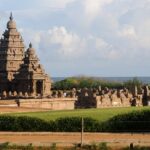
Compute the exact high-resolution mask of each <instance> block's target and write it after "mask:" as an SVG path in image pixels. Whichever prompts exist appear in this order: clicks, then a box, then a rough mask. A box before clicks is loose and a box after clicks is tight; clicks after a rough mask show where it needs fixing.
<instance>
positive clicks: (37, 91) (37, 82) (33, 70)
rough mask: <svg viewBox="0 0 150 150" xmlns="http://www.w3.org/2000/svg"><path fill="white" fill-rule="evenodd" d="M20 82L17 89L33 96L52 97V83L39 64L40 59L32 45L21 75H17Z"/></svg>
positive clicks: (28, 50)
mask: <svg viewBox="0 0 150 150" xmlns="http://www.w3.org/2000/svg"><path fill="white" fill-rule="evenodd" d="M15 79H16V80H18V81H19V82H18V83H19V87H18V88H17V89H20V90H22V92H25V91H26V92H28V93H29V95H31V96H37V95H42V96H48V95H50V89H51V81H50V78H49V77H48V75H47V74H45V71H44V69H43V67H42V65H41V64H40V63H39V59H38V57H37V55H36V53H35V49H34V48H33V47H32V44H31V43H30V44H29V48H28V49H27V50H26V52H25V57H24V64H22V65H21V68H20V70H19V74H17V75H16V78H15Z"/></svg>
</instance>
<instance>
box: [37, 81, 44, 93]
mask: <svg viewBox="0 0 150 150" xmlns="http://www.w3.org/2000/svg"><path fill="white" fill-rule="evenodd" d="M36 93H37V94H43V81H42V80H38V81H37V82H36Z"/></svg>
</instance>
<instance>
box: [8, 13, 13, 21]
mask: <svg viewBox="0 0 150 150" xmlns="http://www.w3.org/2000/svg"><path fill="white" fill-rule="evenodd" d="M9 19H10V20H13V15H12V12H11V13H10V17H9Z"/></svg>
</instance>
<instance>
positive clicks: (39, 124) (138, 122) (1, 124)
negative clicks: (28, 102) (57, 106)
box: [0, 110, 150, 132]
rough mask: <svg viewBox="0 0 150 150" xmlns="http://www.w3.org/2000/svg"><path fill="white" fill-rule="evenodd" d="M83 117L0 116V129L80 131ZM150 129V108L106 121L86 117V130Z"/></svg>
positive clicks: (142, 130)
mask: <svg viewBox="0 0 150 150" xmlns="http://www.w3.org/2000/svg"><path fill="white" fill-rule="evenodd" d="M81 120H82V118H81V117H65V118H59V119H57V120H55V121H44V120H42V119H38V118H33V117H27V116H20V117H17V116H8V115H3V116H2V115H1V116H0V131H52V132H80V131H81V122H82V121H81ZM144 131H150V110H142V111H134V112H131V113H127V114H122V115H117V116H115V117H112V118H111V119H109V120H107V121H105V122H99V121H98V120H94V119H92V118H89V117H86V118H84V132H144Z"/></svg>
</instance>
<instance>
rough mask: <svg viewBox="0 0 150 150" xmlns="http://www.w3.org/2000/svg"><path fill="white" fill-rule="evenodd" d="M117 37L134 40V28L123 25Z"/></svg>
mask: <svg viewBox="0 0 150 150" xmlns="http://www.w3.org/2000/svg"><path fill="white" fill-rule="evenodd" d="M119 36H121V37H125V38H136V37H137V35H136V31H135V28H134V26H131V25H124V26H123V29H122V30H121V31H119Z"/></svg>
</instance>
